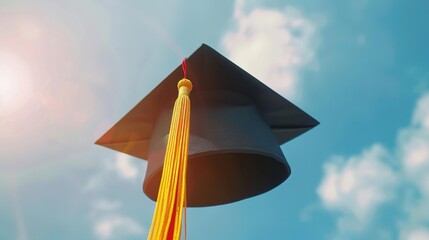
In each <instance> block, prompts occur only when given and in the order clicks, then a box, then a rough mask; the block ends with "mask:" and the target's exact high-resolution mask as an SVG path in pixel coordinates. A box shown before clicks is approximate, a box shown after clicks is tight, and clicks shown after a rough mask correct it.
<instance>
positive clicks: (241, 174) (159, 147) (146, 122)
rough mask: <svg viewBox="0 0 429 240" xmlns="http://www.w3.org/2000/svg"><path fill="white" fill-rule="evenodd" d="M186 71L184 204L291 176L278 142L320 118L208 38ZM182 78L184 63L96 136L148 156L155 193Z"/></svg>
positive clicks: (242, 194) (243, 193)
mask: <svg viewBox="0 0 429 240" xmlns="http://www.w3.org/2000/svg"><path fill="white" fill-rule="evenodd" d="M187 75H188V76H187V77H188V78H189V79H190V80H191V81H192V83H193V90H192V92H191V95H190V98H191V129H190V144H189V164H188V174H187V205H188V206H191V207H192V206H211V205H218V204H224V203H229V202H234V201H238V200H241V199H245V198H248V197H252V196H255V195H258V194H261V193H263V192H266V191H268V190H270V189H272V188H274V187H276V186H277V185H279V184H280V183H282V182H283V181H284V180H286V179H287V178H288V177H289V175H290V168H289V165H288V163H287V161H286V159H285V157H284V155H283V153H282V151H281V149H280V145H281V144H283V143H285V142H287V141H289V140H291V139H293V138H295V137H297V136H299V135H300V134H302V133H304V132H306V131H307V130H309V129H311V128H313V127H314V126H316V125H317V124H318V122H317V121H316V120H315V119H313V118H312V117H311V116H310V115H308V114H307V113H305V112H304V111H302V110H301V109H299V108H298V107H296V106H295V105H294V104H292V103H290V102H289V101H288V100H286V99H285V98H283V97H282V96H280V95H279V94H278V93H276V92H274V91H273V90H271V89H270V88H269V87H267V86H265V85H264V84H263V83H261V82H260V81H259V80H257V79H256V78H254V77H253V76H251V75H250V74H249V73H247V72H246V71H244V70H243V69H241V68H240V67H238V66H237V65H235V64H234V63H232V62H231V61H229V60H228V59H227V58H225V57H224V56H222V55H221V54H219V53H218V52H216V51H215V50H213V49H212V48H210V47H209V46H207V45H205V44H203V45H202V46H201V47H200V48H198V49H197V50H196V51H195V52H194V53H193V54H192V55H191V56H190V57H189V58H188V59H187ZM182 78H183V72H182V69H181V67H180V66H179V67H177V68H176V69H175V70H174V71H173V72H172V73H171V74H170V75H169V76H167V77H166V78H165V79H164V80H163V81H162V82H161V83H160V84H159V85H158V86H157V87H156V88H155V89H153V90H152V91H151V92H150V93H149V94H148V95H147V96H146V97H145V98H143V100H141V101H140V102H139V103H138V104H137V105H136V106H135V107H134V108H133V109H132V110H131V111H130V112H128V113H127V114H126V115H125V116H124V117H123V118H122V119H121V120H120V121H119V122H117V123H116V124H115V125H114V126H113V127H112V128H111V129H110V130H109V131H107V132H106V133H105V134H104V135H103V136H102V137H101V138H100V139H99V140H98V141H97V142H96V144H99V145H102V146H105V147H108V148H111V149H113V150H116V151H120V152H123V153H127V154H130V155H132V156H135V157H137V158H141V159H146V160H148V167H147V172H146V177H145V181H144V184H143V190H144V192H145V193H146V194H147V195H148V196H149V198H151V199H152V200H156V197H157V194H158V188H159V182H160V179H161V174H162V166H163V161H164V155H165V148H166V143H167V138H168V132H169V127H170V119H171V114H172V108H173V105H174V101H175V99H176V98H177V82H178V81H179V80H180V79H182ZM279 81H281V79H279Z"/></svg>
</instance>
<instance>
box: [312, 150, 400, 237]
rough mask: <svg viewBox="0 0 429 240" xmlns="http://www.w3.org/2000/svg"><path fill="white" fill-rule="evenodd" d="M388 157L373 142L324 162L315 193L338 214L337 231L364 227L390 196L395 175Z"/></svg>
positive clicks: (394, 185) (395, 180) (395, 179)
mask: <svg viewBox="0 0 429 240" xmlns="http://www.w3.org/2000/svg"><path fill="white" fill-rule="evenodd" d="M389 158H390V156H389V153H388V152H387V150H386V149H384V148H383V147H382V146H381V145H379V144H374V145H373V146H372V147H371V148H369V149H366V150H364V151H363V152H362V154H360V155H358V156H352V157H349V158H344V157H334V158H333V159H331V161H329V162H328V163H326V164H325V166H324V172H325V176H324V178H323V180H322V183H321V184H320V186H319V188H318V190H317V192H318V195H319V197H320V199H321V200H322V203H323V205H324V206H325V207H326V208H327V209H329V210H331V211H338V212H339V213H341V217H340V218H339V219H338V222H337V224H338V228H339V229H340V230H341V231H347V230H350V229H361V228H362V227H365V226H366V224H368V222H369V220H370V219H371V217H372V215H373V214H374V212H375V210H376V209H377V207H379V206H380V205H381V204H383V203H385V202H387V201H389V200H390V199H392V197H393V194H394V190H395V187H396V182H397V177H396V175H395V172H394V171H393V170H392V168H391V167H390V166H389V165H388V164H387V162H389V161H390V160H389Z"/></svg>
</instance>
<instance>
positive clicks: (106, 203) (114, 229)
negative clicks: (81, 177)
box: [91, 199, 146, 240]
mask: <svg viewBox="0 0 429 240" xmlns="http://www.w3.org/2000/svg"><path fill="white" fill-rule="evenodd" d="M121 207H122V203H121V202H119V201H110V200H107V199H99V200H97V201H95V202H94V203H93V204H92V211H91V217H92V219H93V221H94V226H93V232H94V235H95V236H96V237H97V239H103V240H105V239H117V238H119V237H124V236H127V235H143V234H145V233H146V230H145V229H144V227H143V226H141V225H140V224H139V223H138V222H137V221H135V220H134V219H132V218H131V217H128V216H125V215H124V214H122V213H121Z"/></svg>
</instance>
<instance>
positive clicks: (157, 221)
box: [148, 78, 192, 240]
mask: <svg viewBox="0 0 429 240" xmlns="http://www.w3.org/2000/svg"><path fill="white" fill-rule="evenodd" d="M177 88H178V90H179V95H178V97H177V99H176V102H175V103H174V109H173V116H172V119H171V125H170V133H169V136H168V143H167V150H166V154H165V159H164V167H163V171H162V178H161V184H160V186H159V190H158V199H157V201H156V207H155V213H154V215H153V219H152V225H151V228H150V232H149V236H148V240H179V239H180V235H181V230H182V215H183V212H184V211H186V169H187V164H188V143H189V126H190V115H191V101H190V99H189V93H190V92H191V90H192V83H191V81H189V80H188V79H186V78H184V79H182V80H180V81H179V83H178V84H177ZM184 208H185V209H184ZM185 217H186V213H185ZM185 238H186V219H185Z"/></svg>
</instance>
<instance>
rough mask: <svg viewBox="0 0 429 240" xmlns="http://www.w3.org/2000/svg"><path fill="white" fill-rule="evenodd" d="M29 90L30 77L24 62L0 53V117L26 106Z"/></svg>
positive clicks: (10, 55)
mask: <svg viewBox="0 0 429 240" xmlns="http://www.w3.org/2000/svg"><path fill="white" fill-rule="evenodd" d="M31 88H32V76H31V72H30V69H29V66H28V65H27V64H26V63H25V61H23V60H22V59H20V58H19V57H17V56H14V55H12V54H6V53H1V52H0V116H5V115H12V114H14V113H16V112H19V111H20V110H22V108H23V107H24V106H25V105H26V104H28V100H29V96H30V94H31Z"/></svg>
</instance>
